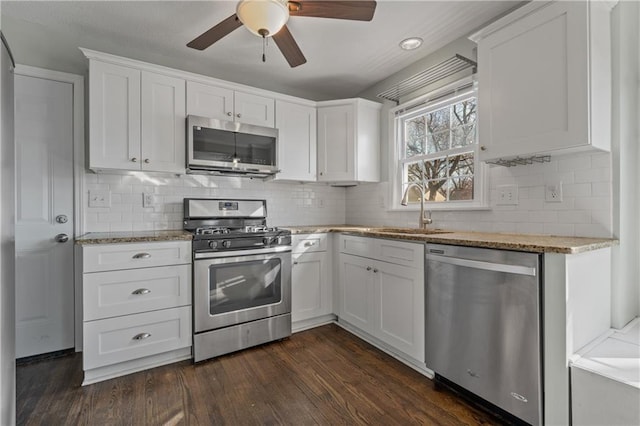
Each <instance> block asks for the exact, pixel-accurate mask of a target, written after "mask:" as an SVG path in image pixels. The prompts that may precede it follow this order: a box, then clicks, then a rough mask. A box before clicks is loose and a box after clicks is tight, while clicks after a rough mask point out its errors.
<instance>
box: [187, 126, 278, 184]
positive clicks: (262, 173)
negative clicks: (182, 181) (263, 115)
mask: <svg viewBox="0 0 640 426" xmlns="http://www.w3.org/2000/svg"><path fill="white" fill-rule="evenodd" d="M277 146H278V130H277V129H272V128H270V127H262V126H253V125H249V124H241V123H235V122H232V121H224V120H217V119H214V118H206V117H198V116H195V115H189V116H187V155H186V157H187V172H188V173H209V174H226V175H236V176H249V177H268V176H271V175H273V174H275V173H277V172H278V167H277V164H276V157H277Z"/></svg>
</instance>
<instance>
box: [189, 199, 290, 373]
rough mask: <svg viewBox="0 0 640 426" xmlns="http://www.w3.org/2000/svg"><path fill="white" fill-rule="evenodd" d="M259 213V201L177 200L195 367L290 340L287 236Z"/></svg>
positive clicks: (263, 210)
mask: <svg viewBox="0 0 640 426" xmlns="http://www.w3.org/2000/svg"><path fill="white" fill-rule="evenodd" d="M266 215H267V206H266V202H265V201H264V200H228V199H202V198H185V200H184V217H185V219H184V229H185V230H188V231H190V232H192V233H193V234H194V235H193V312H194V318H193V319H194V337H193V348H194V350H193V354H194V361H195V362H198V361H202V360H205V359H207V358H212V357H215V356H219V355H223V354H226V353H229V352H234V351H237V350H240V349H244V348H248V347H251V346H255V345H259V344H262V343H266V342H270V341H272V340H278V339H282V338H285V337H287V336H290V335H291V233H290V232H289V231H287V230H282V229H278V228H272V227H267V222H266Z"/></svg>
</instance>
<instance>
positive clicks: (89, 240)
mask: <svg viewBox="0 0 640 426" xmlns="http://www.w3.org/2000/svg"><path fill="white" fill-rule="evenodd" d="M285 228H286V229H289V230H291V233H292V234H312V233H327V232H344V233H348V234H352V235H360V236H363V237H377V238H391V239H398V240H405V241H418V242H427V243H436V244H451V245H458V246H472V247H484V248H496V249H505V250H516V251H526V252H533V253H563V254H574V253H583V252H587V251H591V250H597V249H601V248H605V247H611V246H614V245H617V244H618V241H617V240H615V239H611V238H585V237H557V236H550V235H528V234H499V233H491V232H461V231H447V230H443V229H437V228H430V229H427V230H426V231H425V230H421V229H416V228H393V227H367V226H358V225H314V226H287V227H285ZM191 239H192V235H191V234H190V233H189V232H186V231H183V230H181V229H180V230H168V231H133V232H90V233H88V234H84V235H82V236H80V237H78V238H76V244H79V245H84V244H118V243H143V242H149V241H176V240H184V241H189V240H191Z"/></svg>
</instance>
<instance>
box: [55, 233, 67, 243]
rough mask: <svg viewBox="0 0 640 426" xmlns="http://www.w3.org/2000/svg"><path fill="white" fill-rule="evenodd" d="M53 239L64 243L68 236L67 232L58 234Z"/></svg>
mask: <svg viewBox="0 0 640 426" xmlns="http://www.w3.org/2000/svg"><path fill="white" fill-rule="evenodd" d="M53 239H54V240H56V242H57V243H66V242H67V241H69V236H68V235H67V234H58V235H56V236H55V237H54V238H53Z"/></svg>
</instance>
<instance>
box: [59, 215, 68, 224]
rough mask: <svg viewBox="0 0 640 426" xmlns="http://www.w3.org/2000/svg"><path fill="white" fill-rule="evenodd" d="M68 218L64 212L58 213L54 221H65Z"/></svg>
mask: <svg viewBox="0 0 640 426" xmlns="http://www.w3.org/2000/svg"><path fill="white" fill-rule="evenodd" d="M68 220H69V218H68V217H67V215H65V214H59V215H58V216H56V222H58V223H67V221H68Z"/></svg>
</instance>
